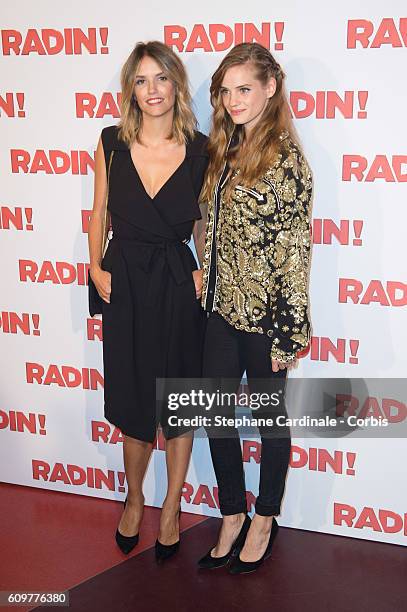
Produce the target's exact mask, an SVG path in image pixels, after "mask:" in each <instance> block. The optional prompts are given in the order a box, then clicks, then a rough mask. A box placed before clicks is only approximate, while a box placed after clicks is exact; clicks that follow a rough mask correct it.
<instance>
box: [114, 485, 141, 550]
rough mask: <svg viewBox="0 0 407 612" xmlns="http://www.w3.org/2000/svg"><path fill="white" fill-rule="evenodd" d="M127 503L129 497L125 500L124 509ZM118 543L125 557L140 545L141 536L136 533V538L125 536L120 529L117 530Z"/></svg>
mask: <svg viewBox="0 0 407 612" xmlns="http://www.w3.org/2000/svg"><path fill="white" fill-rule="evenodd" d="M126 502H127V497H126V499H125V500H124V507H126ZM115 538H116V543H117V545H118V547H119V548H120V550H121V551H122V553H124V554H125V555H128V554H129V553H130V552H131V551H132V550H133V548H134V547H135V546H136V545H137V544H138V541H139V534H138V533H136V535H134V536H124V535H123V534H122V533H120V531H119V529H118V528H117V529H116V536H115Z"/></svg>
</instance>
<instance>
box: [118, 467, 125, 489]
mask: <svg viewBox="0 0 407 612" xmlns="http://www.w3.org/2000/svg"><path fill="white" fill-rule="evenodd" d="M117 479H118V481H119V486H118V487H117V490H118V491H120V493H124V492H125V491H126V489H125V486H124V481H125V479H126V473H125V472H117Z"/></svg>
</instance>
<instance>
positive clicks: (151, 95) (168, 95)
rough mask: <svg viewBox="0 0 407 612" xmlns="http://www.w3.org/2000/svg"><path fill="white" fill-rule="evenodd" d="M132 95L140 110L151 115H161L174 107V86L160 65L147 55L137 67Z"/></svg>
mask: <svg viewBox="0 0 407 612" xmlns="http://www.w3.org/2000/svg"><path fill="white" fill-rule="evenodd" d="M134 95H135V97H136V100H137V104H138V106H139V108H140V110H141V111H142V112H143V113H145V114H147V115H150V116H152V117H161V116H163V115H165V114H166V113H168V112H171V111H172V110H173V108H174V105H175V86H174V84H173V82H172V81H171V80H170V79H169V78H168V77H167V76H166V75H165V73H164V72H163V69H162V68H161V66H160V65H159V64H157V62H156V61H155V60H154V59H153V58H152V57H149V56H148V55H145V56H144V57H143V59H142V60H141V62H140V63H139V65H138V67H137V72H136V78H135V84H134Z"/></svg>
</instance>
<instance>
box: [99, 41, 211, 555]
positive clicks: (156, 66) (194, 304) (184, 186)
mask: <svg viewBox="0 0 407 612" xmlns="http://www.w3.org/2000/svg"><path fill="white" fill-rule="evenodd" d="M121 85H122V100H121V121H120V123H119V124H118V125H117V126H116V125H112V126H110V127H107V128H104V129H103V130H102V134H101V138H100V140H99V143H98V147H97V151H96V164H95V196H94V205H93V212H92V218H91V221H90V227H89V250H90V274H91V277H92V280H93V281H94V283H95V286H96V288H97V291H98V293H99V295H100V296H101V298H102V299H103V362H104V380H105V387H104V399H105V404H104V405H105V408H104V410H105V417H106V419H107V420H108V421H109V422H110V423H112V424H114V425H116V426H117V427H119V428H120V430H121V431H122V433H123V436H124V443H123V453H124V466H125V472H126V478H127V483H128V495H127V498H126V502H125V506H124V511H123V514H122V517H121V520H120V523H119V525H118V528H117V531H116V541H117V543H118V545H119V546H120V548H121V550H122V551H123V552H125V553H128V552H130V550H132V548H133V547H134V546H135V545H136V544H137V541H138V532H139V526H140V523H141V519H142V514H143V508H144V497H143V492H142V484H143V478H144V475H145V472H146V469H147V465H148V462H149V459H150V455H151V451H152V443H153V441H154V438H155V436H156V430H157V426H158V424H159V423H160V422H161V424H165V417H164V418H163V415H162V414H160V413H159V411H157V410H156V386H155V385H156V378H184V377H191V378H192V377H198V376H200V375H201V353H202V342H203V333H204V325H205V314H204V312H203V310H202V308H201V305H200V303H199V297H200V295H201V289H202V272H201V270H196V267H197V266H196V262H195V258H194V256H193V254H192V252H191V250H190V248H189V246H188V244H187V243H188V241H189V239H190V237H191V233H192V232H193V234H194V240H195V246H196V251H197V254H198V259H200V262H202V251H203V242H204V225H203V221H202V216H201V213H200V208H199V205H198V195H199V192H200V189H201V187H202V181H203V177H204V173H205V169H206V166H207V154H206V137H205V136H204V135H203V134H201V133H200V132H198V131H196V120H195V117H194V114H193V112H192V110H191V97H190V94H189V91H188V81H187V76H186V72H185V69H184V66H183V64H182V62H181V61H180V60H179V58H178V57H177V56H176V54H175V53H174V52H173V51H172V50H170V49H169V48H168V47H167V46H166V45H164V44H163V43H160V42H157V41H153V42H149V43H146V44H143V43H139V44H137V45H136V47H135V48H134V50H133V51H132V53H131V54H130V56H129V58H128V59H127V61H126V63H125V64H124V66H123V68H122V72H121ZM107 192H108V211H109V213H110V218H111V225H112V230H113V237H112V238H111V240H110V241H109V245H108V248H107V251H106V254H105V256H104V258H103V261H102V258H101V244H102V233H103V230H102V227H103V215H104V205H105V198H106V194H107ZM163 430H164V435H166V438H167V440H166V461H167V473H168V488H167V494H166V497H165V500H164V503H163V507H162V512H161V518H160V528H159V533H158V537H157V541H156V556H157V559H158V560H162V559H163V558H167V557H169V556H171V555H172V554H173V553H174V552H175V551H176V550H177V547H178V544H179V508H180V497H181V491H182V487H183V484H184V480H185V475H186V471H187V467H188V462H189V458H190V454H191V447H192V439H193V437H192V433H191V432H184V433H183V434H182V435H177V434H176V433H175V434H174V432H171V431H166V430H165V428H164V427H163ZM178 433H179V432H178Z"/></svg>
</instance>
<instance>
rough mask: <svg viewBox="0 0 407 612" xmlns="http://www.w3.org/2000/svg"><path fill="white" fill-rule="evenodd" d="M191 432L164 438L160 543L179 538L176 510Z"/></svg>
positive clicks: (186, 463)
mask: <svg viewBox="0 0 407 612" xmlns="http://www.w3.org/2000/svg"><path fill="white" fill-rule="evenodd" d="M192 442H193V432H188V433H186V434H183V435H181V436H178V437H176V438H171V439H170V440H166V443H165V445H166V446H165V458H166V462H167V479H168V487H167V495H166V497H165V500H164V503H163V507H162V510H161V516H160V529H159V533H158V540H159V541H160V542H161V544H165V545H170V544H175V542H177V541H178V540H179V520H178V510H179V507H180V502H181V494H182V488H183V486H184V482H185V477H186V473H187V470H188V465H189V460H190V458H191V450H192Z"/></svg>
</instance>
